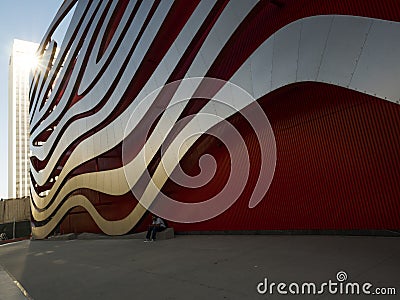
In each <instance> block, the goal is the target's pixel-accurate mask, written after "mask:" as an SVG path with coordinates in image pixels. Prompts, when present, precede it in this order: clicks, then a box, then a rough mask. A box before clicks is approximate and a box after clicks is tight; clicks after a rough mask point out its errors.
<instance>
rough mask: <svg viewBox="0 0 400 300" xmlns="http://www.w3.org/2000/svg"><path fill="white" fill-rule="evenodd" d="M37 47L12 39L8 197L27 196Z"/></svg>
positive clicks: (9, 87) (36, 45) (35, 44)
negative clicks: (31, 80)
mask: <svg viewBox="0 0 400 300" xmlns="http://www.w3.org/2000/svg"><path fill="white" fill-rule="evenodd" d="M38 47H39V44H37V43H32V42H29V41H23V40H18V39H14V42H13V46H12V53H11V56H10V61H9V73H8V74H9V76H8V116H9V119H8V197H9V198H22V197H26V196H29V195H30V175H29V168H30V161H29V152H30V150H29V88H30V75H31V71H32V69H33V68H34V67H35V57H36V56H35V54H36V51H37V49H38Z"/></svg>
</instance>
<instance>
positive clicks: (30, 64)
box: [20, 53, 39, 71]
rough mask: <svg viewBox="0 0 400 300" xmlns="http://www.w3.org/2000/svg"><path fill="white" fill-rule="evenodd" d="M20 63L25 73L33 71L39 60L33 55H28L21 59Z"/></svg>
mask: <svg viewBox="0 0 400 300" xmlns="http://www.w3.org/2000/svg"><path fill="white" fill-rule="evenodd" d="M20 63H21V65H22V67H23V68H24V69H26V70H27V71H33V70H35V69H36V67H37V66H38V64H39V58H38V57H37V56H36V54H35V53H28V54H26V55H24V56H23V57H21V59H20Z"/></svg>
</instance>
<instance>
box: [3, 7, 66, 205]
mask: <svg viewBox="0 0 400 300" xmlns="http://www.w3.org/2000/svg"><path fill="white" fill-rule="evenodd" d="M62 2H63V0H1V1H0V198H8V188H7V183H8V163H7V161H8V160H7V159H8V158H7V156H8V151H7V149H8V62H9V59H10V54H11V48H12V43H13V39H20V40H26V41H31V42H35V43H40V41H41V40H42V37H43V35H44V34H45V33H46V31H47V28H48V27H49V25H50V23H51V21H52V20H53V18H54V16H55V14H56V12H57V11H58V9H59V8H60V6H61V4H62Z"/></svg>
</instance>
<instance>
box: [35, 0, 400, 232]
mask: <svg viewBox="0 0 400 300" xmlns="http://www.w3.org/2000/svg"><path fill="white" fill-rule="evenodd" d="M69 12H70V13H73V14H74V17H73V18H72V21H71V26H70V31H68V32H67V34H66V40H65V41H64V42H66V43H65V45H66V46H65V47H64V48H63V47H61V49H60V53H59V55H58V56H57V58H54V53H55V49H56V48H57V43H55V42H53V41H51V34H52V32H53V29H54V27H56V26H57V24H58V23H59V22H60V20H62V19H63V18H64V17H65V15H66V14H67V13H69ZM399 21H400V4H399V2H398V1H394V0H386V1H380V2H379V5H378V4H377V2H376V1H373V0H366V1H358V0H352V1H346V4H345V5H344V4H343V5H342V4H340V3H338V2H337V1H318V2H316V1H309V0H301V1H299V0H296V1H294V0H281V1H230V2H228V1H218V2H217V1H199V2H196V1H190V2H189V3H188V2H187V1H185V2H184V1H174V2H172V1H161V2H151V1H144V2H135V1H112V2H93V3H92V2H90V3H88V2H85V1H77V3H76V4H75V1H65V2H64V3H63V5H62V7H61V8H60V11H59V13H58V14H57V15H56V16H55V19H54V21H53V23H52V24H51V25H50V28H49V31H48V33H46V35H45V37H44V39H43V42H42V44H41V53H42V56H43V59H42V65H43V66H47V65H48V66H50V67H51V70H50V71H49V70H48V68H46V67H43V69H40V70H39V71H38V72H37V73H36V75H35V77H34V78H33V89H32V90H31V103H30V111H31V116H32V122H31V140H30V143H31V150H32V157H31V177H32V180H33V183H34V185H33V187H32V190H31V191H32V203H31V208H32V216H33V219H34V223H35V227H34V228H33V234H34V235H35V236H36V237H37V238H43V237H46V236H47V235H48V234H50V233H51V232H52V231H53V230H54V228H55V227H56V226H57V225H59V224H60V227H61V228H60V229H61V231H63V232H83V231H90V232H104V233H106V234H110V235H118V234H125V233H127V232H130V231H139V230H142V229H144V228H145V226H146V224H147V223H148V222H149V219H148V218H149V216H148V214H147V210H146V207H149V208H150V209H151V210H157V209H163V208H165V207H168V208H169V209H166V210H164V212H165V213H166V215H165V217H167V219H168V216H172V215H173V217H171V218H169V219H170V220H172V221H171V222H170V224H172V225H173V226H174V227H175V228H176V230H178V231H199V230H200V231H204V230H205V231H209V230H296V229H315V230H326V229H333V230H339V229H345V230H352V229H362V230H365V229H398V228H399V225H400V223H399V219H398V217H397V216H398V214H399V212H400V207H399V203H398V199H400V197H399V196H400V190H399V186H398V184H397V183H398V182H399V179H400V173H399V171H398V170H399V157H398V146H397V145H399V141H398V139H399V120H400V119H399V113H400V106H399V99H400V90H399V88H398V82H397V78H398V77H399V75H400V62H399V60H398V59H397V56H398V53H399V52H400V43H399V41H400V36H399V34H400V23H399ZM75 29H76V30H75ZM188 78H191V79H188ZM204 78H206V79H204ZM209 78H214V79H217V80H212V79H209ZM182 79H185V80H183V81H181V80H182ZM154 91H155V92H154ZM183 96H185V97H189V98H190V101H184V102H182V103H180V104H177V105H172V104H171V103H174V101H177V99H178V100H179V99H180V98H179V97H183ZM213 97H214V98H216V99H220V98H221V99H222V98H223V99H222V100H223V101H222V100H221V99H220V100H221V101H222V102H224V103H223V104H224V105H225V106H224V105H222V106H221V101H219V102H218V101H217V102H215V101H210V100H209V99H210V98H213ZM226 106H228V107H230V108H229V109H228V108H227V107H226ZM260 110H261V111H260ZM210 115H213V116H214V117H216V118H214V119H211V118H210V117H209V116H210ZM257 116H260V118H259V117H257ZM218 118H219V119H218ZM263 118H265V119H263ZM266 118H267V119H266ZM216 119H218V120H219V121H215V120H216ZM223 120H227V122H224V121H223ZM260 120H261V121H260ZM173 124H175V125H174V126H173V127H172V125H173ZM229 124H230V125H229ZM232 126H233V127H232ZM232 128H234V130H233V129H232ZM230 130H233V131H230ZM198 132H201V133H202V134H197V135H196V134H195V135H193V136H192V135H191V134H194V133H198ZM233 133H235V134H239V135H236V136H235V138H231V135H230V134H233ZM185 134H187V136H185ZM213 135H214V137H213ZM215 135H216V136H217V137H215ZM236 139H237V143H236ZM232 141H234V142H233V143H230V142H232ZM240 141H242V142H243V143H242V144H240ZM225 142H226V144H225ZM161 145H163V147H164V148H162V147H161ZM228 145H231V146H228ZM166 146H168V147H169V148H168V147H167V148H168V149H167V148H166ZM166 149H167V150H166ZM171 149H172V150H171ZM177 154H178V155H177ZM206 154H207V155H206ZM210 155H211V156H212V157H213V158H214V160H213V162H211V161H210V160H208V159H207V157H208V158H209V157H210ZM204 157H206V159H204V160H203V158H204ZM275 158H276V160H275ZM264 160H265V161H264ZM247 161H248V164H247V163H246V162H247ZM143 162H144V163H143ZM178 162H179V164H178ZM264 162H265V164H264ZM163 164H164V165H163ZM179 166H180V167H181V168H182V169H183V170H184V173H185V174H187V175H189V176H191V177H192V179H193V177H195V178H196V176H198V175H199V174H200V175H203V174H205V173H202V171H204V170H206V171H209V170H211V169H212V168H213V167H216V168H215V173H214V174H213V176H212V178H211V181H209V182H208V183H206V184H204V185H203V186H201V185H199V187H194V186H193V185H189V187H188V186H185V185H184V184H181V185H178V184H176V183H175V182H173V181H172V179H171V178H174V177H175V175H179V168H178V167H179ZM202 166H203V169H201V167H202ZM234 167H235V168H239V169H237V170H238V171H235V172H233V173H235V174H233V175H235V176H233V178H234V180H233V181H230V175H231V174H230V173H232V172H231V171H232V170H236V169H234ZM247 167H248V168H249V176H248V178H246V179H245V180H244V183H243V182H242V181H241V179H242V178H241V177H244V176H241V172H242V171H243V172H244V171H245V170H246V168H247ZM206 173H207V172H206ZM238 174H239V176H238ZM180 175H181V174H180ZM200 177H201V176H200ZM200 177H199V178H200ZM185 180H186V179H185ZM199 180H200V179H199ZM153 183H155V184H153ZM241 185H243V186H242V187H243V190H240V189H239V186H241ZM227 186H229V187H230V186H232V188H233V190H232V191H235V192H234V193H231V194H229V193H228V194H226V187H227ZM131 189H132V191H133V193H132V192H131ZM160 190H161V192H160ZM259 191H261V192H263V193H261V194H260V193H259ZM264 192H265V193H264ZM221 193H222V195H225V196H224V197H220V196H219V195H220V194H221ZM223 193H225V194H223ZM163 195H164V196H166V197H169V198H172V199H174V200H176V201H179V202H180V203H186V204H193V205H178V204H176V203H172V204H171V202H169V204H168V205H169V206H168V205H167V204H166V203H167V202H164V201H163V199H164V200H165V199H166V197H164V198H163ZM254 195H255V196H254ZM218 197H220V198H218ZM230 198H232V199H233V198H235V199H233V200H232V199H230ZM210 199H219V201H220V203H222V205H226V207H225V208H226V210H222V211H220V212H218V213H217V214H215V215H214V216H212V217H209V218H205V219H203V220H202V221H199V220H200V219H201V213H200V211H201V209H200V208H199V209H198V208H197V207H200V205H203V204H204V205H207V204H206V202H207V201H208V200H210ZM139 200H140V201H141V204H139V203H138V202H139ZM231 200H232V201H231ZM202 202H204V203H203V204H201V203H202ZM225 202H226V203H225ZM199 203H200V205H198V204H199ZM207 203H209V202H207ZM181 207H185V208H181ZM188 207H190V208H188ZM213 209H216V208H215V207H214V206H210V209H209V210H208V211H206V213H208V212H210V211H211V210H213ZM189 219H190V220H192V221H193V220H197V221H198V222H189V221H188V220H189Z"/></svg>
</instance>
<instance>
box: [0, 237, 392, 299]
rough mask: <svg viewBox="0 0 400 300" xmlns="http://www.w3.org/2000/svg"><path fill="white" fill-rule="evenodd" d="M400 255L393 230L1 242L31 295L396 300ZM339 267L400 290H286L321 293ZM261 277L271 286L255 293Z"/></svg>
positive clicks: (3, 258)
mask: <svg viewBox="0 0 400 300" xmlns="http://www.w3.org/2000/svg"><path fill="white" fill-rule="evenodd" d="M399 253H400V238H398V237H371V236H369V237H366V236H364V237H357V236H290V235H287V236H276V235H275V236H274V235H271V236H269V235H213V236H205V235H198V236H195V235H190V236H177V237H176V238H174V239H171V240H164V241H157V242H154V243H143V241H141V240H137V239H97V240H96V239H94V240H66V241H22V242H18V243H13V244H6V245H3V246H0V265H3V266H4V267H5V268H6V269H7V270H8V271H9V272H10V273H11V274H12V275H13V276H14V277H15V278H16V279H17V280H18V281H19V282H20V283H21V284H22V286H23V287H24V288H25V289H26V290H27V292H28V293H29V295H30V296H31V297H32V298H33V299H36V300H42V299H43V300H46V299H52V300H53V299H68V300H71V299H398V298H399V293H400V276H399V275H400V255H399ZM339 272H344V273H345V275H346V276H347V279H346V280H345V281H342V283H355V282H357V283H359V284H360V285H361V284H362V283H365V282H370V283H372V285H373V286H372V288H370V291H373V292H375V288H376V287H378V288H394V289H395V291H396V293H397V295H394V296H393V295H386V296H378V295H358V296H354V295H344V294H343V293H340V290H338V291H337V292H336V294H335V295H333V294H331V293H330V292H329V291H328V289H327V286H325V288H324V289H322V293H321V294H319V295H309V294H300V295H294V294H292V292H291V291H289V290H288V289H289V285H290V284H291V289H292V290H293V292H296V291H295V288H296V285H298V286H300V291H301V287H302V286H301V284H302V283H304V282H306V283H315V284H316V286H317V291H318V290H320V289H321V286H322V284H323V283H324V282H325V283H328V282H329V281H331V282H336V283H337V284H339V283H340V281H338V279H337V276H339V275H338V273H339ZM344 273H341V275H343V274H344ZM265 279H267V282H268V287H269V289H268V290H267V291H266V293H265V294H260V293H259V292H257V285H259V284H260V283H262V282H265ZM341 280H343V279H341ZM270 283H275V287H274V286H272V287H270V286H269V284H270ZM279 283H285V284H286V289H285V290H283V291H286V292H287V294H286V295H281V294H279V292H278V290H277V285H278V284H279ZM281 287H282V286H281ZM338 287H339V285H338ZM306 288H307V286H306ZM263 289H264V290H265V285H264V284H262V285H261V286H260V291H261V292H262V291H263ZM271 290H272V291H273V294H270V291H271ZM384 291H385V292H388V291H389V290H388V289H386V290H384ZM390 291H393V290H390ZM343 292H344V291H343ZM1 294H2V290H0V299H2V297H1Z"/></svg>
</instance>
